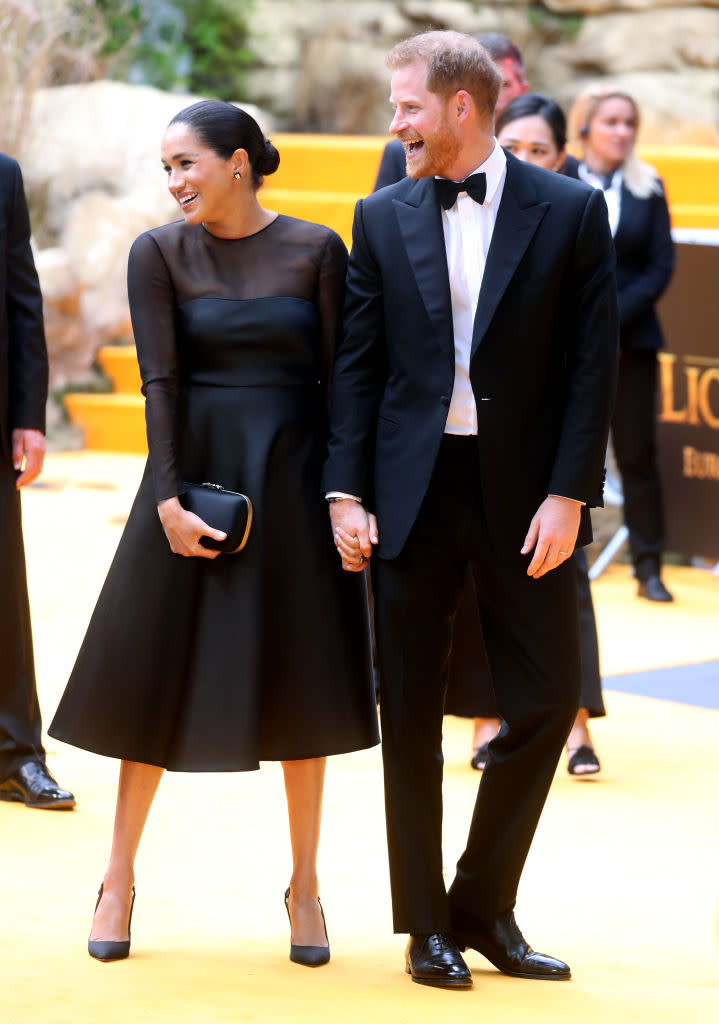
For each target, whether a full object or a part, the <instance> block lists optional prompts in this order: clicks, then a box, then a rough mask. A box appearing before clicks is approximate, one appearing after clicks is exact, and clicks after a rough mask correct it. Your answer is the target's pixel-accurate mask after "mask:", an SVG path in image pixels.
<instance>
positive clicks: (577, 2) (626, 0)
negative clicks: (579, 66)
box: [543, 0, 719, 14]
mask: <svg viewBox="0 0 719 1024" xmlns="http://www.w3.org/2000/svg"><path fill="white" fill-rule="evenodd" d="M543 4H544V6H545V7H548V8H549V10H550V11H558V12H560V13H562V14H576V13H581V14H605V13H606V12H607V11H650V10H656V9H657V8H658V7H681V8H685V7H719V0H702V2H701V3H697V0H543Z"/></svg>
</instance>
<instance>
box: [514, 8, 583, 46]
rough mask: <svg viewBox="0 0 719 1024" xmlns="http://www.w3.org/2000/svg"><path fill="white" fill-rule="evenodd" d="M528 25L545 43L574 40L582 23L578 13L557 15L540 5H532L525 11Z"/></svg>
mask: <svg viewBox="0 0 719 1024" xmlns="http://www.w3.org/2000/svg"><path fill="white" fill-rule="evenodd" d="M527 16H528V18H529V24H530V25H531V26H532V28H534V29H535V30H536V31H537V32H538V33H541V35H542V36H543V37H544V38H545V41H546V42H552V43H559V42H571V41H572V40H573V39H576V37H577V35H578V34H579V30H580V28H581V27H582V23H583V21H584V15H583V14H582V13H581V12H580V11H577V12H571V13H566V14H563V13H559V12H557V11H549V10H547V8H546V7H545V6H544V5H543V4H542V3H532V4H530V6H529V8H528V10H527Z"/></svg>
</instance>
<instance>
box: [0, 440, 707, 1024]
mask: <svg viewBox="0 0 719 1024" xmlns="http://www.w3.org/2000/svg"><path fill="white" fill-rule="evenodd" d="M141 469H142V460H141V459H140V458H138V457H137V456H121V455H114V456H110V457H108V456H103V455H99V454H94V453H79V454H72V455H70V454H68V455H64V454H63V455H54V456H50V457H49V458H48V462H47V469H46V473H45V474H44V477H43V481H44V486H43V487H35V488H33V489H31V490H29V491H28V492H27V493H26V495H25V501H24V509H25V530H26V544H27V547H28V561H29V577H30V586H31V599H32V605H33V615H34V628H35V637H36V648H37V662H38V674H39V686H40V694H41V702H42V706H43V711H44V715H45V719H46V722H47V721H49V719H50V717H51V715H52V711H53V709H54V707H55V704H56V702H57V699H58V697H59V695H60V693H61V691H62V688H63V686H64V682H65V679H66V677H67V674H68V672H69V670H70V667H71V665H72V662H73V658H74V655H75V652H76V651H77V647H78V645H79V643H80V641H81V639H82V634H83V631H84V628H85V625H86V623H87V620H88V617H89V614H90V611H91V609H92V606H93V603H94V600H95V597H96V596H97V592H98V590H99V587H100V584H101V582H102V579H103V578H104V575H105V572H106V570H107V566H108V564H109V561H110V558H111V557H112V554H113V552H114V548H115V545H116V543H117V540H118V538H119V534H120V531H121V528H122V521H123V517H124V515H125V514H126V513H127V510H128V508H129V504H130V500H131V497H132V494H133V492H134V488H135V486H136V484H137V481H138V479H139V475H140V472H141ZM667 581H668V583H669V585H670V586H671V588H672V589H673V590H674V591H675V592H676V594H677V597H678V602H677V604H676V605H673V606H669V607H656V606H651V605H649V604H648V603H646V602H640V601H638V600H637V599H636V598H635V597H634V587H633V585H632V583H631V581H630V579H629V574H628V570H627V569H626V568H625V567H621V566H619V567H614V566H613V567H612V568H611V569H610V570H609V571H608V572H607V573H606V574H605V575H604V576H602V578H601V579H600V580H599V581H598V582H597V583H596V584H595V585H594V595H595V601H596V604H597V613H598V619H599V624H600V636H601V641H602V662H603V668H604V671H605V673H608V672H611V673H617V672H623V671H633V670H637V669H640V668H646V667H656V666H659V665H670V664H682V663H685V662H691V661H706V660H711V659H714V658H719V628H717V625H718V623H719V580H718V579H717V578H716V577H712V576H711V575H710V574H708V573H706V572H702V571H700V570H689V569H676V570H673V571H668V572H667ZM608 684H609V685H611V680H608ZM607 704H608V712H609V714H608V717H607V718H606V719H605V720H602V721H600V722H598V723H596V724H595V726H594V729H593V733H594V738H595V742H596V745H597V747H598V750H599V753H600V756H601V759H602V763H603V767H604V770H603V772H602V775H601V776H600V777H599V779H597V780H594V781H584V782H578V781H576V780H573V779H570V778H569V776H568V775H567V773H566V769H565V764H564V761H563V762H562V764H561V765H560V768H559V770H558V773H557V779H556V781H555V785H554V788H553V791H552V793H551V795H550V799H549V801H548V804H547V808H546V811H545V814H544V816H543V818H542V822H541V824H540V828H539V831H538V834H537V837H536V840H535V843H534V846H533V848H532V852H531V854H530V859H529V861H528V864H527V868H526V870H525V874H524V878H523V881H522V887H521V890H520V899H519V906H518V919H519V922H520V924H521V926H522V928H523V930H524V931H525V933H526V935H527V937H528V938H529V940H530V941H531V942H532V943H533V944H534V945H535V946H536V947H537V948H539V949H543V950H546V951H547V952H552V953H555V954H557V955H559V956H562V957H564V958H566V959H567V960H568V961H569V962H570V963H571V965H572V968H573V972H574V980H573V981H571V982H568V983H554V984H547V983H545V984H539V983H536V982H531V981H520V980H515V979H511V978H507V977H504V976H503V975H501V974H499V973H497V972H496V971H495V970H494V969H493V968H491V966H490V965H489V964H488V963H487V962H486V961H484V960H483V959H482V958H481V957H480V956H479V955H478V954H475V953H469V954H468V961H469V964H470V966H471V967H472V969H473V972H474V978H475V986H474V989H473V990H472V991H470V992H442V991H438V990H433V989H429V988H424V987H422V986H418V985H414V984H412V983H411V982H410V980H409V979H408V978H407V977H406V976H405V975H404V974H403V972H402V963H403V961H402V950H403V943H404V938H403V937H399V936H393V935H392V933H391V920H390V911H389V885H388V876H387V865H386V857H385V848H384V824H383V811H382V792H381V779H380V755H379V750H378V749H376V750H371V751H366V752H363V753H359V754H353V755H350V756H347V757H341V758H335V759H332V760H331V761H330V763H329V767H328V773H327V790H326V798H325V816H324V828H323V840H322V846H321V855H320V869H321V884H322V900H323V904H324V907H325V912H326V915H327V925H328V931H329V936H330V942H331V947H332V962H331V963H330V964H329V965H328V966H327V967H323V968H321V969H319V970H315V971H310V970H307V969H305V968H302V967H299V966H296V965H294V964H291V963H290V962H289V961H288V959H287V953H288V947H289V929H288V925H287V920H286V917H285V911H284V907H283V904H282V893H283V891H284V888H285V886H286V884H287V880H288V875H289V842H288V838H287V828H286V817H285V809H284V796H283V791H282V779H281V771H280V768H279V766H277V765H266V766H264V767H263V769H262V770H261V771H260V772H254V773H249V774H244V775H202V776H197V775H195V776H193V775H167V776H166V778H165V779H164V780H163V783H162V785H161V787H160V792H159V795H158V798H157V801H156V804H155V806H154V808H153V811H152V814H151V817H150V821H149V824H148V827H147V831H146V835H145V841H144V843H143V846H142V848H141V851H140V856H139V859H138V865H137V905H136V908H135V918H134V921H133V952H132V957H131V959H130V960H128V961H126V962H123V963H119V964H101V963H97V962H95V961H93V960H91V959H90V958H89V957H88V956H87V953H86V951H85V948H86V947H85V944H86V939H87V933H88V930H89V926H90V919H91V916H92V909H93V907H94V901H95V893H96V890H97V886H98V884H99V882H100V879H101V876H102V871H103V868H104V865H105V861H106V858H107V854H108V848H109V839H110V830H111V824H112V816H113V810H114V806H113V805H114V787H115V781H116V773H117V765H116V763H115V762H113V761H109V760H106V759H103V758H99V757H95V756H92V755H90V754H85V753H83V752H81V751H78V750H74V749H72V748H69V747H65V746H62V745H61V744H55V743H54V742H53V741H50V765H51V768H52V770H53V771H54V772H55V774H56V775H57V777H58V780H59V781H60V782H61V784H63V785H67V786H69V787H71V788H72V789H74V791H75V793H76V795H77V797H78V806H77V810H76V811H75V812H72V813H61V812H54V813H53V812H41V811H29V810H27V809H26V808H25V807H23V806H22V805H19V804H18V805H14V804H0V866H1V868H2V881H3V886H2V899H1V902H0V915H1V920H2V927H0V947H1V948H0V979H1V983H0V1022H2V1024H41V1022H42V1024H70V1022H72V1024H81V1022H83V1021H88V1022H89V1021H92V1022H93V1024H97V1022H101V1024H135V1022H145V1021H148V1022H157V1024H205V1022H207V1024H212V1022H216V1021H217V1022H219V1021H227V1022H233V1024H245V1022H255V1021H257V1022H263V1024H264V1022H275V1021H276V1022H284V1021H287V1022H298V1024H299V1022H307V1024H309V1022H313V1024H314V1022H317V1021H320V1022H323V1021H327V1022H338V1024H340V1022H342V1024H344V1022H354V1021H357V1022H360V1021H361V1022H362V1024H383V1022H393V1024H405V1022H406V1024H410V1022H411V1024H424V1022H427V1024H430V1022H431V1024H445V1022H446V1024H452V1022H454V1021H483V1022H484V1021H494V1020H496V1021H501V1022H503V1024H514V1022H522V1024H524V1022H532V1024H533V1022H537V1024H545V1022H547V1024H550V1022H551V1024H555V1022H567V1024H579V1022H581V1024H599V1022H601V1024H623V1022H636V1021H645V1020H646V1021H652V1022H657V1024H660V1022H665V1021H666V1022H669V1021H672V1022H676V1021H679V1022H680V1024H699V1022H705V1021H706V1022H709V1021H716V1020H717V1019H719V1000H718V998H717V997H718V995H719V986H718V984H717V983H718V980H719V977H718V973H717V946H718V944H719V919H718V916H717V909H718V908H717V875H718V873H719V872H718V871H717V849H718V844H717V839H718V838H719V834H718V833H719V825H718V815H717V797H716V794H717V791H718V790H719V770H718V768H717V747H718V746H719V744H718V739H719V732H718V730H717V725H718V724H719V713H717V712H716V711H709V710H704V709H700V708H693V707H688V706H685V705H681V704H675V703H671V702H668V701H658V700H651V699H648V698H642V697H634V696H629V695H625V694H620V693H615V692H612V691H611V690H610V691H609V692H608V693H607ZM468 746H469V726H468V723H467V722H465V721H461V720H458V719H451V718H448V719H447V720H446V762H447V767H446V787H445V793H446V814H445V844H446V845H445V860H446V865H447V874H448V877H451V873H452V870H453V866H454V863H455V861H456V858H457V856H458V854H459V853H460V852H461V848H462V840H463V837H464V835H465V832H466V828H467V824H468V820H469V814H470V809H471V805H472V801H473V798H474V792H475V788H476V784H477V779H478V776H477V774H476V773H475V772H472V771H471V770H470V769H469V767H468V765H467V755H468Z"/></svg>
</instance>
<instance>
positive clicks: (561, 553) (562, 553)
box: [559, 551, 569, 555]
mask: <svg viewBox="0 0 719 1024" xmlns="http://www.w3.org/2000/svg"><path fill="white" fill-rule="evenodd" d="M559 554H560V555H568V554H569V552H568V551H560V552H559Z"/></svg>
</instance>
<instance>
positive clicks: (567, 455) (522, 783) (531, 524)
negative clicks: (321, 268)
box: [323, 32, 617, 987]
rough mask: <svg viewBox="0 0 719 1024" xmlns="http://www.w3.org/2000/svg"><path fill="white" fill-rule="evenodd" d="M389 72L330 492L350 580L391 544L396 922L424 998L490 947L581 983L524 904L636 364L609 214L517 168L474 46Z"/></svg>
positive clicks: (385, 570)
mask: <svg viewBox="0 0 719 1024" xmlns="http://www.w3.org/2000/svg"><path fill="white" fill-rule="evenodd" d="M388 65H389V67H390V69H391V70H392V72H393V74H392V95H391V101H392V104H393V105H394V107H395V116H394V120H393V122H392V125H391V129H390V130H391V131H392V132H393V133H394V134H395V135H396V136H397V137H398V138H399V139H401V140H402V143H403V145H404V147H405V151H406V154H407V169H408V174H409V177H408V178H405V179H404V180H402V181H400V182H398V183H397V184H396V185H393V186H390V187H388V188H385V189H382V190H381V191H379V192H375V193H374V194H373V195H370V196H368V197H367V198H366V199H362V200H360V201H359V203H358V204H357V207H356V210H355V218H354V225H353V248H352V254H351V257H350V263H349V269H348V278H347V302H346V308H345V326H344V338H343V341H342V344H341V345H340V348H339V351H338V353H337V358H336V363H335V375H334V386H333V396H332V415H331V430H330V444H329V455H328V459H327V463H326V465H325V470H324V476H323V487H324V489H325V492H326V495H327V498H328V500H329V501H330V502H331V504H330V514H331V518H332V525H333V529H334V532H335V542H336V544H337V547H338V550H339V552H340V555H341V557H342V562H343V566H344V568H345V569H347V570H350V571H360V570H362V569H363V568H364V567H365V566H366V565H367V559H368V558H369V557H370V555H372V552H373V548H374V549H376V550H375V553H374V555H373V556H372V584H373V590H374V597H375V625H376V632H377V646H378V657H379V664H380V673H381V678H382V687H383V689H382V701H381V714H382V740H383V758H384V770H385V800H386V816H387V833H388V846H389V859H390V878H391V883H392V902H393V916H394V926H395V931H397V932H408V933H409V936H410V938H409V942H408V945H407V950H406V954H405V963H406V970H407V972H408V973H409V974H411V976H412V978H413V980H414V981H417V982H419V983H422V984H429V985H439V986H447V987H450V986H455V987H466V986H468V985H470V984H471V974H470V972H469V969H468V968H467V965H466V963H465V961H464V959H463V958H462V956H461V953H460V950H461V949H465V948H469V947H471V948H473V949H476V950H478V951H480V952H481V953H482V954H483V955H484V956H486V957H487V958H488V959H489V960H490V961H491V962H492V963H493V964H494V965H495V966H496V967H497V968H498V969H500V970H502V971H504V972H505V973H507V974H511V975H514V976H518V977H526V978H544V979H561V978H567V977H569V976H570V969H569V967H568V966H567V965H566V964H565V963H563V962H562V961H560V960H557V959H555V958H553V957H549V956H546V955H544V954H540V953H535V952H534V951H533V950H532V949H531V947H530V946H529V945H528V944H527V943H526V941H525V940H524V938H523V936H522V934H521V932H520V930H519V928H518V926H517V924H516V921H515V919H514V904H515V899H516V892H517V886H518V883H519V878H520V875H521V871H522V868H523V865H524V862H525V859H526V856H527V853H528V851H529V847H530V844H531V841H532V837H533V835H534V831H535V829H536V826H537V823H538V820H539V816H540V814H541V810H542V807H543V805H544V801H545V799H546V796H547V792H548V790H549V786H550V783H551V780H552V776H553V773H554V770H555V768H556V765H557V761H558V758H559V755H560V753H561V750H562V747H563V745H564V742H565V740H566V738H567V735H568V732H569V729H570V726H571V724H572V722H573V720H574V716H575V715H576V711H577V706H578V702H579V694H578V685H577V680H578V678H579V635H578V632H579V631H578V618H577V595H576V576H575V572H574V568H573V565H572V564H571V563H570V562H568V559H570V556H571V554H572V552H573V550H574V547H575V544H580V545H581V544H586V543H588V542H589V540H590V539H591V524H590V522H589V512H588V509H589V506H592V505H600V504H601V501H602V488H603V477H604V469H603V467H604V455H605V447H606V440H607V432H608V425H609V418H610V410H611V404H612V395H613V385H614V373H615V364H616V350H617V311H616V292H615V283H614V255H613V247H612V240H611V236H610V234H609V229H608V224H607V212H606V206H605V203H604V201H603V197H602V195H601V193H600V192H597V191H595V190H592V189H589V188H588V187H587V186H584V185H583V184H581V183H579V182H576V181H570V180H569V179H567V178H564V177H563V176H561V175H558V174H552V173H550V172H547V171H544V170H542V169H541V168H537V167H534V166H532V165H528V164H523V163H521V162H520V161H518V160H515V159H514V158H513V157H512V156H511V155H508V156H505V154H504V152H503V151H502V149H501V147H499V146H498V145H497V144H496V140H495V139H494V137H493V112H494V105H495V101H496V98H497V95H498V93H499V88H500V84H501V82H500V76H499V74H498V72H497V70H496V68H495V66H494V64H493V63H492V61H491V58H490V57H489V55H488V54H487V52H486V51H485V50H484V49H483V48H482V47H481V46H480V45H479V43H477V42H476V40H473V39H472V38H471V37H469V36H464V35H461V34H459V33H455V32H430V33H426V34H424V35H421V36H417V37H414V38H413V39H411V40H407V41H405V42H404V43H400V44H398V46H396V47H395V48H394V50H393V51H392V53H391V54H390V56H389V58H388ZM468 176H469V177H468ZM435 179H437V180H435ZM465 179H466V180H465ZM372 513H374V514H372ZM375 515H376V519H375ZM468 565H469V566H470V567H471V569H472V572H473V574H474V577H475V585H476V588H477V594H478V600H479V603H480V607H481V612H482V617H483V626H484V633H485V641H486V647H487V652H488V656H489V661H490V665H491V668H492V672H493V676H494V678H495V680H497V681H498V682H497V683H496V696H497V703H498V710H499V713H500V714H501V716H502V719H503V722H504V724H503V726H502V729H501V731H500V734H499V736H498V737H497V738H496V739H495V740H494V741H493V746H492V756H491V758H490V761H489V763H488V765H487V768H486V769H485V772H484V774H483V777H482V779H481V783H480V787H479V793H478V796H477V802H476V806H475V810H474V815H473V818H472V823H471V827H470V832H469V837H468V842H467V847H466V849H465V851H464V853H463V854H462V856H461V858H460V860H459V863H458V865H457V873H456V876H455V879H454V881H453V883H452V885H451V887H450V890H449V892H447V891H446V889H445V885H444V880H443V877H442V715H443V710H444V707H443V705H444V692H443V679H444V678H445V668H446V664H447V659H448V656H449V648H450V635H451V624H452V617H453V614H454V611H455V609H456V607H457V603H458V601H459V597H460V593H461V590H462V583H463V579H464V573H465V569H466V567H467V566H468Z"/></svg>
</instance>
